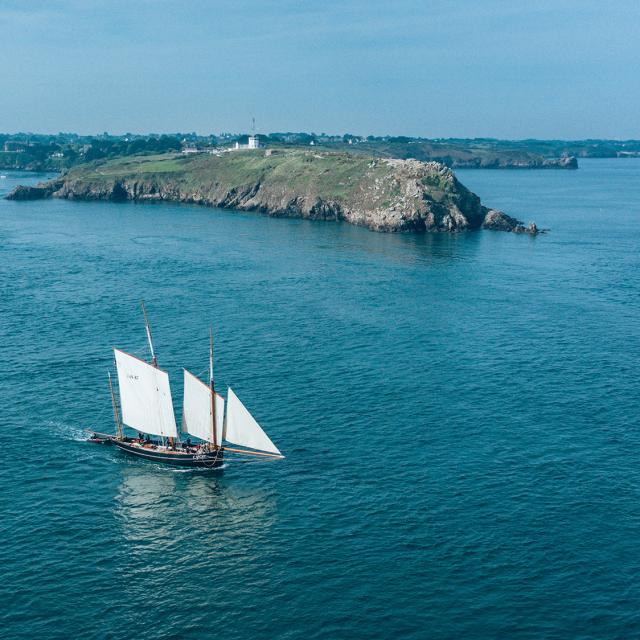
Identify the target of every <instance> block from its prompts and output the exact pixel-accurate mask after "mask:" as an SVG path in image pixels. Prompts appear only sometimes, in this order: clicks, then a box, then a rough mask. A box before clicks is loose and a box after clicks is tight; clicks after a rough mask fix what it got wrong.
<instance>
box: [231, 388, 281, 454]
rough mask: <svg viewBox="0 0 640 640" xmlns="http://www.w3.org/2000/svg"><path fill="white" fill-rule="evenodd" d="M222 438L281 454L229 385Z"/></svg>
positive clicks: (233, 442)
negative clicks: (225, 421) (225, 420)
mask: <svg viewBox="0 0 640 640" xmlns="http://www.w3.org/2000/svg"><path fill="white" fill-rule="evenodd" d="M224 439H225V440H227V441H228V442H231V443H232V444H238V445H240V446H242V447H249V448H250V449H257V450H258V451H269V452H270V453H275V454H277V455H282V454H281V453H280V451H278V448H277V447H276V446H275V445H274V444H273V442H271V440H269V436H267V434H266V433H265V432H264V431H263V430H262V428H261V427H260V425H259V424H258V423H257V422H256V421H255V419H254V418H253V416H252V415H251V414H250V413H249V411H248V410H247V408H246V407H245V406H244V405H243V404H242V402H240V400H239V398H238V396H237V395H236V394H235V393H234V392H233V390H232V389H231V387H229V393H228V395H227V425H226V429H225V433H224Z"/></svg>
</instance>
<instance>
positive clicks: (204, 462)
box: [111, 438, 224, 469]
mask: <svg viewBox="0 0 640 640" xmlns="http://www.w3.org/2000/svg"><path fill="white" fill-rule="evenodd" d="M111 442H112V444H114V445H115V446H116V447H118V449H121V450H122V451H126V452H127V453H130V454H131V455H134V456H138V457H139V458H144V459H145V460H152V461H153V462H161V463H163V464H170V465H173V466H177V467H191V468H196V469H219V468H220V467H221V466H222V465H223V462H224V460H223V456H224V451H223V450H218V451H214V452H207V453H204V452H202V453H201V452H197V453H187V452H184V451H179V450H178V451H166V450H164V449H160V450H159V449H153V448H151V447H141V446H139V445H138V444H135V443H130V442H123V441H122V440H116V439H115V438H114V439H112V440H111Z"/></svg>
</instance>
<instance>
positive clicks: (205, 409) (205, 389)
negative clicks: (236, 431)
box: [182, 369, 224, 444]
mask: <svg viewBox="0 0 640 640" xmlns="http://www.w3.org/2000/svg"><path fill="white" fill-rule="evenodd" d="M223 421H224V398H223V397H222V396H220V395H218V394H217V393H216V438H217V443H218V444H221V442H222V423H223ZM211 424H212V417H211V388H210V387H209V385H206V384H205V383H204V382H202V380H200V378H197V377H196V376H194V375H193V374H192V373H189V371H187V370H186V369H185V370H184V405H183V408H182V431H185V432H186V433H188V434H190V435H192V436H195V437H196V438H200V439H201V440H206V441H207V442H213V437H212V433H211Z"/></svg>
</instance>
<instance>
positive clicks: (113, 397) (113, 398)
mask: <svg viewBox="0 0 640 640" xmlns="http://www.w3.org/2000/svg"><path fill="white" fill-rule="evenodd" d="M107 375H108V376H109V390H110V391H111V404H113V420H114V421H115V423H116V434H117V436H118V440H122V439H123V435H122V422H120V415H119V414H118V403H117V402H116V394H115V392H114V390H113V383H112V382H111V371H107Z"/></svg>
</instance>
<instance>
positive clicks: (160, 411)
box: [114, 349, 178, 438]
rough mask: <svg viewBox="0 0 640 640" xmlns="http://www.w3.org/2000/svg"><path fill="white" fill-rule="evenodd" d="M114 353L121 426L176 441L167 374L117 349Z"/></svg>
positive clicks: (176, 431) (176, 433)
mask: <svg viewBox="0 0 640 640" xmlns="http://www.w3.org/2000/svg"><path fill="white" fill-rule="evenodd" d="M114 353H115V357H116V368H117V371H118V387H119V388H120V405H121V408H122V421H123V422H124V424H126V425H127V426H128V427H131V428H132V429H136V430H137V431H142V432H143V433H148V434H151V435H154V436H164V437H171V438H175V437H176V436H177V435H178V430H177V428H176V419H175V416H174V415H173V402H172V400H171V389H170V387H169V376H168V374H167V373H166V371H162V370H160V369H156V368H155V367H153V366H152V365H150V364H148V363H147V362H145V361H144V360H140V359H139V358H136V357H135V356H130V355H129V354H128V353H125V352H124V351H120V350H119V349H114Z"/></svg>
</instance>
